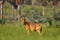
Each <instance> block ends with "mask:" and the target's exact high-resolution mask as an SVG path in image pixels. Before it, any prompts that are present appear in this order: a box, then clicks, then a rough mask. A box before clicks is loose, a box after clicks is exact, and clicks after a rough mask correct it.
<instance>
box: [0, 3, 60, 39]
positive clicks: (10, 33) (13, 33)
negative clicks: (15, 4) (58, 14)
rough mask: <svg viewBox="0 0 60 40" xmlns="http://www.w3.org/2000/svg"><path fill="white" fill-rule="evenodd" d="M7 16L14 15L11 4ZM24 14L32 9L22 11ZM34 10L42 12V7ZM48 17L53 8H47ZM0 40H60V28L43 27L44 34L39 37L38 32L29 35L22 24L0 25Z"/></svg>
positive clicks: (25, 8) (7, 9)
mask: <svg viewBox="0 0 60 40" xmlns="http://www.w3.org/2000/svg"><path fill="white" fill-rule="evenodd" d="M6 6H7V7H6V14H8V15H9V16H10V14H12V13H11V12H12V9H11V5H10V4H6ZM21 10H22V13H24V11H27V12H30V10H31V7H30V6H27V7H24V8H22V9H21ZM34 10H38V11H42V7H41V6H35V7H34ZM56 10H57V11H59V10H60V8H59V7H57V8H56ZM45 12H46V15H47V16H50V13H51V12H52V8H50V7H46V10H45ZM0 40H60V28H56V27H49V28H44V27H43V34H42V36H39V35H38V33H37V32H31V33H30V34H29V35H28V34H27V30H26V29H25V27H24V26H23V25H20V23H19V24H18V23H13V24H10V23H8V24H0Z"/></svg>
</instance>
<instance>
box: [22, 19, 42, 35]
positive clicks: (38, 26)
mask: <svg viewBox="0 0 60 40" xmlns="http://www.w3.org/2000/svg"><path fill="white" fill-rule="evenodd" d="M21 20H22V22H23V24H24V25H25V27H26V30H27V31H28V34H29V33H30V31H37V32H38V34H39V35H41V31H42V23H33V22H27V21H26V18H21Z"/></svg>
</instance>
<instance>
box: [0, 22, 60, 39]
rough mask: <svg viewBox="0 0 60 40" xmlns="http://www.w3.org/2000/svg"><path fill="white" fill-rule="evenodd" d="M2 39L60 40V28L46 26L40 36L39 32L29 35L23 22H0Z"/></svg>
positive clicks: (0, 36) (0, 37)
mask: <svg viewBox="0 0 60 40" xmlns="http://www.w3.org/2000/svg"><path fill="white" fill-rule="evenodd" d="M0 40H60V28H56V27H45V28H43V32H42V35H41V36H39V35H38V33H37V32H31V33H30V34H29V35H28V34H27V30H26V29H25V27H24V26H23V25H22V24H21V25H19V24H16V23H14V24H10V23H9V24H4V25H3V24H0Z"/></svg>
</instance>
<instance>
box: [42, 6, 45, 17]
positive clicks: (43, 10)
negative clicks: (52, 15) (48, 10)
mask: <svg viewBox="0 0 60 40" xmlns="http://www.w3.org/2000/svg"><path fill="white" fill-rule="evenodd" d="M42 13H43V17H44V16H45V7H44V6H43V12H42Z"/></svg>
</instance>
